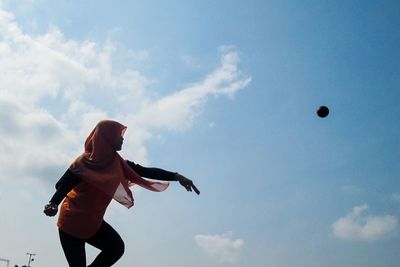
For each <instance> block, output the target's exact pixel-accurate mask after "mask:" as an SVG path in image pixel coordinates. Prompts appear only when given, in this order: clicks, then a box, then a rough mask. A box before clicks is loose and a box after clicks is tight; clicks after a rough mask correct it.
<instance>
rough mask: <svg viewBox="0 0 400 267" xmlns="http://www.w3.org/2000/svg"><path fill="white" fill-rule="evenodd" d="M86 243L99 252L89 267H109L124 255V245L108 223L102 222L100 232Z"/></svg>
mask: <svg viewBox="0 0 400 267" xmlns="http://www.w3.org/2000/svg"><path fill="white" fill-rule="evenodd" d="M86 242H87V243H88V244H90V245H92V246H94V247H96V248H98V249H100V250H101V252H100V254H99V255H98V256H97V257H96V259H95V260H94V261H93V263H92V264H90V265H89V266H90V267H109V266H112V265H113V264H114V263H116V262H117V261H118V260H119V259H120V258H121V256H122V255H123V254H124V251H125V245H124V241H122V239H121V237H120V236H119V234H118V233H117V231H115V230H114V229H113V228H112V227H111V226H110V225H109V224H108V223H106V222H104V221H103V224H102V225H101V228H100V230H99V231H98V232H97V233H96V234H95V235H94V236H93V237H91V238H90V239H89V240H86Z"/></svg>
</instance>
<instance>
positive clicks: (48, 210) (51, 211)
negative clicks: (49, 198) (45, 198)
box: [43, 202, 58, 217]
mask: <svg viewBox="0 0 400 267" xmlns="http://www.w3.org/2000/svg"><path fill="white" fill-rule="evenodd" d="M43 212H44V214H46V215H47V216H50V217H53V216H55V215H56V214H57V212H58V206H57V204H55V203H51V202H50V203H49V204H47V205H46V206H44V211H43Z"/></svg>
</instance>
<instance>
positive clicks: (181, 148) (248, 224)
mask: <svg viewBox="0 0 400 267" xmlns="http://www.w3.org/2000/svg"><path fill="white" fill-rule="evenodd" d="M115 2H116V1H103V0H102V1H47V0H29V1H28V0H26V1H18V2H16V1H5V0H3V1H0V118H1V119H0V136H1V138H0V147H1V150H2V151H3V153H2V155H1V156H0V159H1V166H0V211H1V217H0V228H1V229H3V230H2V231H1V233H2V234H1V237H2V238H1V241H0V258H5V259H10V260H11V264H13V265H14V264H19V265H21V264H25V263H26V262H27V259H28V257H27V256H26V254H25V253H26V252H32V253H36V254H37V256H36V259H35V262H34V263H33V264H32V266H36V265H37V266H56V265H57V266H67V265H66V261H65V259H64V256H63V254H62V250H61V246H60V244H59V241H58V238H57V229H56V226H55V223H56V220H55V219H53V218H48V217H45V216H43V215H42V213H41V212H42V208H43V206H44V204H45V203H46V202H47V201H48V199H49V198H50V197H51V195H52V194H53V192H54V190H53V188H54V183H55V182H56V181H57V180H58V178H59V177H60V175H62V173H63V172H64V170H65V169H66V167H67V166H68V164H69V162H70V161H71V160H72V159H73V158H74V157H75V156H76V155H77V154H79V153H80V152H81V151H82V148H83V141H84V139H85V137H86V136H87V134H88V133H89V132H90V130H91V128H92V127H93V126H94V125H95V123H96V122H97V120H99V119H102V118H105V117H107V118H112V119H117V120H119V121H121V122H122V123H125V124H127V125H128V131H127V133H126V142H125V145H124V148H123V151H122V153H121V154H122V155H123V156H124V157H125V158H127V159H131V160H133V161H135V162H138V163H141V164H142V165H145V166H157V167H161V168H165V169H168V170H172V171H179V172H181V173H183V174H185V175H187V176H188V177H189V178H193V180H194V181H195V182H196V184H197V185H198V187H199V188H200V190H201V195H200V196H196V195H194V194H193V195H192V194H187V193H186V192H185V191H184V190H183V189H181V188H180V187H179V186H178V185H176V184H173V185H172V186H171V187H170V188H169V190H167V191H166V192H164V193H160V194H156V193H151V192H147V191H145V190H140V189H135V190H134V193H135V198H136V201H135V203H136V205H135V207H134V208H133V209H131V210H127V209H125V208H124V207H122V206H119V205H118V204H116V203H113V204H112V205H111V206H110V208H109V210H108V212H107V214H106V220H107V221H108V222H110V223H111V224H112V225H113V226H114V227H115V228H116V229H117V230H118V231H119V232H120V234H121V236H122V237H123V239H124V240H125V243H126V247H127V249H126V253H125V255H124V257H123V258H122V259H121V260H120V261H119V262H118V263H117V264H116V265H115V266H128V265H129V266H130V265H137V266H144V267H150V266H151V267H157V266H178V267H179V266H192V267H197V266H215V267H217V266H254V267H261V266H262V267H264V266H272V267H300V266H307V267H310V266H311V267H312V266H325V267H329V266H344V267H345V266H349V267H350V266H351V267H355V266H363V267H365V266H371V267H372V266H385V267H391V266H393V267H394V266H398V262H399V261H400V256H399V255H398V248H399V246H400V237H399V218H400V183H399V171H400V167H399V164H398V158H399V156H400V153H399V151H400V149H399V148H400V142H399V138H398V136H399V134H400V126H399V125H400V124H399V122H400V117H399V115H398V114H399V111H400V108H399V105H398V102H399V96H400V93H399V85H400V79H399V77H400V75H399V74H400V65H399V60H400V52H399V49H398V47H399V44H400V32H399V30H398V25H399V24H400V21H399V20H400V18H399V16H398V15H399V12H400V4H399V3H398V2H397V1H246V2H245V1H185V2H183V1H146V3H143V1H118V2H117V3H115ZM319 105H327V106H328V107H329V108H330V110H331V113H330V115H329V116H328V117H327V118H325V119H320V118H318V117H317V116H316V115H315V111H316V109H317V108H318V106H319ZM96 253H97V251H96V250H95V249H92V248H89V247H88V257H89V258H90V259H92V258H93V257H94V256H95V255H96ZM0 264H2V262H0ZM0 266H1V265H0ZM4 266H5V265H4Z"/></svg>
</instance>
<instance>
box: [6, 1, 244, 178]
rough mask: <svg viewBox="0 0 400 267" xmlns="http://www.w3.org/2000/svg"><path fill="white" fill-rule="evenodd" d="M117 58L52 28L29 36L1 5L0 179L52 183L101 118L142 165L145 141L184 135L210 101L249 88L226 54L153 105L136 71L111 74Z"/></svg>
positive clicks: (134, 55)
mask: <svg viewBox="0 0 400 267" xmlns="http://www.w3.org/2000/svg"><path fill="white" fill-rule="evenodd" d="M115 53H116V48H115V45H114V44H113V42H112V41H111V40H108V41H106V42H105V43H97V42H93V41H90V40H83V41H78V40H72V39H67V38H66V37H65V36H64V34H63V33H62V31H61V30H60V29H58V28H56V27H52V28H50V29H49V30H48V31H47V32H45V33H43V34H39V35H30V34H29V33H26V32H24V30H23V29H22V28H21V27H20V26H19V25H18V23H17V22H16V21H15V18H14V15H13V14H12V13H10V12H8V11H6V10H4V9H2V8H1V6H0V121H1V123H0V134H1V137H2V138H1V139H0V149H1V150H2V151H7V153H2V154H1V155H0V160H1V162H2V163H3V164H2V165H1V167H0V172H1V173H2V176H1V177H0V179H7V177H19V178H24V177H27V178H40V179H43V178H41V177H52V176H54V174H55V173H56V172H57V170H59V169H60V168H61V167H62V166H65V164H66V163H68V162H69V161H70V160H71V159H72V158H73V157H74V156H76V154H77V153H79V152H80V151H81V147H82V142H83V140H84V138H85V137H86V135H87V134H88V133H89V132H90V130H91V128H92V127H93V126H94V125H95V123H96V122H97V121H98V120H100V119H104V118H111V119H117V120H120V121H121V122H122V123H125V124H127V125H128V127H129V128H128V132H127V136H126V137H127V138H126V143H125V145H126V146H129V147H130V149H129V151H127V152H126V153H125V152H123V153H125V156H127V157H132V158H134V159H135V160H137V161H139V162H142V163H145V162H146V161H147V158H148V156H147V149H146V142H147V141H148V140H150V139H151V138H152V137H154V138H155V137H159V136H160V133H162V132H163V131H164V130H172V131H178V130H179V131H182V130H187V129H189V128H190V127H192V125H193V123H194V122H195V118H196V117H197V116H199V115H200V114H201V112H202V109H203V108H204V107H205V104H206V102H207V100H208V98H209V97H210V96H226V97H228V98H233V97H234V96H235V94H236V92H237V91H238V90H241V89H244V88H246V87H247V86H248V85H249V83H250V81H251V78H250V77H249V76H247V75H245V74H243V73H242V72H241V71H240V69H239V63H240V58H239V54H238V52H237V51H236V50H235V49H233V48H231V49H224V50H220V53H221V54H220V56H221V58H220V63H219V64H217V66H216V67H215V69H214V71H213V72H211V73H209V74H205V75H204V77H203V78H199V79H198V80H197V81H192V83H191V84H189V85H187V86H184V87H183V88H177V89H176V90H175V92H174V93H173V94H171V95H167V96H165V97H162V98H154V95H156V94H154V92H151V90H150V89H149V85H150V84H151V80H153V79H152V78H151V77H150V78H149V77H146V76H145V75H144V74H143V73H142V72H141V71H140V70H138V69H135V68H134V67H132V66H133V65H135V64H133V65H132V66H130V65H129V66H130V67H127V68H124V69H122V70H121V68H117V67H116V66H115V62H114V59H115ZM119 53H120V52H119ZM126 53H127V55H126V58H129V59H130V60H136V61H138V62H141V61H143V60H146V61H147V60H150V59H151V56H150V55H149V54H148V52H146V51H145V50H141V51H127V52H126ZM129 129H132V130H129ZM55 155H57V156H55Z"/></svg>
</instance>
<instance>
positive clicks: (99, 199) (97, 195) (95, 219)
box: [50, 161, 176, 239]
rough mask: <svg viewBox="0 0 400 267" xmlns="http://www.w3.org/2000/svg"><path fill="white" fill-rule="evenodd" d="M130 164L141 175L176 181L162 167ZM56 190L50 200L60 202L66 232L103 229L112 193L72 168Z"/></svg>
mask: <svg viewBox="0 0 400 267" xmlns="http://www.w3.org/2000/svg"><path fill="white" fill-rule="evenodd" d="M127 163H128V165H129V166H130V167H131V168H132V169H134V171H136V172H137V173H138V174H139V175H141V176H143V177H147V178H151V179H156V180H163V181H175V180H176V179H175V175H176V173H174V172H170V171H166V170H163V169H159V168H147V167H143V166H141V165H139V164H135V163H134V162H131V161H127ZM56 189H57V191H56V193H55V194H54V195H53V197H52V198H51V200H50V202H52V203H55V204H57V205H59V204H60V203H61V201H62V200H63V199H64V201H63V202H62V204H61V207H60V212H59V215H58V221H57V226H58V228H59V229H60V230H62V231H63V232H65V233H67V234H69V235H72V236H75V237H78V238H82V239H88V238H90V237H91V236H93V235H94V234H96V233H97V231H98V230H99V229H100V226H101V224H102V222H103V218H104V214H105V212H106V210H107V207H108V205H109V204H110V202H111V200H112V197H111V196H109V195H107V194H105V193H104V192H103V191H102V190H100V189H98V188H96V187H95V186H93V185H91V184H89V183H87V182H85V180H84V179H81V178H80V177H78V176H77V175H75V174H74V173H73V172H71V171H70V170H69V169H68V170H67V171H66V172H65V174H64V175H63V176H62V177H61V179H60V180H59V181H58V182H57V184H56Z"/></svg>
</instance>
